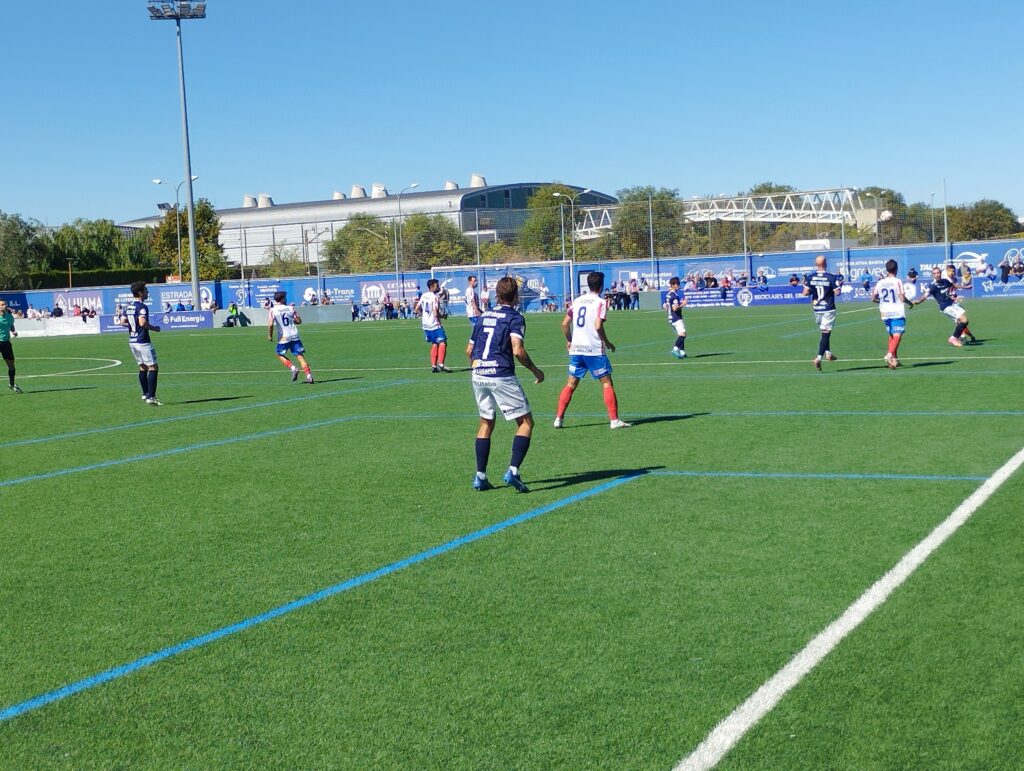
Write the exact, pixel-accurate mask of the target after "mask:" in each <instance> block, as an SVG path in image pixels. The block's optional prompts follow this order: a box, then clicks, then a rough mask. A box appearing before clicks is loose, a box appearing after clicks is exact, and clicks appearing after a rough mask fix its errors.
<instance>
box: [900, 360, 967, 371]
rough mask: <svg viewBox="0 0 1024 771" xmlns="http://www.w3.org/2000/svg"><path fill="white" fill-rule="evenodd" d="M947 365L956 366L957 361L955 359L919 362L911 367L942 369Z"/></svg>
mask: <svg viewBox="0 0 1024 771" xmlns="http://www.w3.org/2000/svg"><path fill="white" fill-rule="evenodd" d="M946 364H956V361H954V360H953V359H947V360H945V361H917V362H914V363H913V364H911V365H910V366H911V367H913V368H914V369H917V368H918V367H942V366H944V365H946Z"/></svg>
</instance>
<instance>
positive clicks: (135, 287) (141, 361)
mask: <svg viewBox="0 0 1024 771" xmlns="http://www.w3.org/2000/svg"><path fill="white" fill-rule="evenodd" d="M132 297H134V298H135V302H134V303H132V306H131V307H130V308H128V309H127V312H126V313H125V315H124V316H123V317H122V319H121V325H122V326H125V327H128V347H129V348H130V349H131V352H132V356H134V357H135V361H136V363H138V365H139V385H140V386H142V401H144V402H146V404H149V405H152V406H154V407H159V406H161V403H160V401H158V400H157V398H156V380H157V373H158V372H159V370H160V367H159V365H158V364H157V361H156V350H154V348H153V343H152V341H151V340H150V339H149V333H150V332H159V331H160V327H155V326H153V325H152V324H150V323H149V308H147V307H146V299H147V298H148V297H149V288H148V287H147V286H146V282H145V281H136V282H135V283H134V284H132Z"/></svg>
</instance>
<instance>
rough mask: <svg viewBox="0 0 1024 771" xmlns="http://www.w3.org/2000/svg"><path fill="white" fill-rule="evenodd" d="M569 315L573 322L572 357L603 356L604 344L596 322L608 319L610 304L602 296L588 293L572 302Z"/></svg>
mask: <svg viewBox="0 0 1024 771" xmlns="http://www.w3.org/2000/svg"><path fill="white" fill-rule="evenodd" d="M568 315H569V318H570V320H571V321H572V342H571V343H570V344H569V355H570V356H603V355H604V343H603V342H602V341H601V337H600V336H599V335H598V334H597V326H596V325H595V322H596V321H597V320H598V319H601V321H604V320H605V319H606V318H608V303H607V302H605V301H604V300H603V299H602V298H601V295H597V294H594V293H593V292H587V293H586V294H581V295H580V296H579V297H577V298H576V299H575V300H573V301H572V307H570V308H569V311H568Z"/></svg>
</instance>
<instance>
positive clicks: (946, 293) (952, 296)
mask: <svg viewBox="0 0 1024 771" xmlns="http://www.w3.org/2000/svg"><path fill="white" fill-rule="evenodd" d="M956 290H957V285H956V284H954V283H953V282H952V281H950V280H949V279H948V278H943V276H942V268H939V267H938V266H936V267H934V268H932V282H931V283H930V284H928V286H926V287H925V288H924V289H923V290H922V292H921V296H920V297H919V298H917V299H916V300H914V302H913V303H912V304H913V305H920V304H921V303H923V302H924V301H925V300H927V299H928V298H929V297H934V298H935V302H936V303H938V306H939V310H940V311H941V312H942V313H943V314H945V315H946V316H949V317H950V318H951V319H953V321H955V322H956V326H955V327H954V328H953V334H952V336H951V337H950V338H949V341H948V342H949V344H950V345H954V346H956V347H957V348H962V347H963V341H962V340H961V339H960V338H962V337H963V336H964V334H966V335H967V336H968V337H969V338H970V339H971V342H972V343H975V342H977V339H976V338H975V337H974V335H973V334H972V333H971V330H970V328H969V327H968V326H967V311H965V310H964V308H963V306H962V305H960V303H959V302H958V299H959V298H958V297H957V295H956Z"/></svg>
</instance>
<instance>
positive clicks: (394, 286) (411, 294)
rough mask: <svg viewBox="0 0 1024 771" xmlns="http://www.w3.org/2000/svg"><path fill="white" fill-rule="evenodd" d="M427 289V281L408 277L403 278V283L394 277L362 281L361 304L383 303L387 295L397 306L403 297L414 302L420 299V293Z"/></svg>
mask: <svg viewBox="0 0 1024 771" xmlns="http://www.w3.org/2000/svg"><path fill="white" fill-rule="evenodd" d="M426 287H427V281H426V279H423V280H420V279H418V278H415V277H412V278H410V277H408V276H403V277H402V280H401V282H399V281H396V280H395V278H394V276H392V277H391V278H379V279H376V280H374V281H360V282H359V302H361V303H370V304H371V305H373V304H375V303H380V302H383V301H384V297H385V295H387V297H388V299H389V300H391V302H392V304H397V303H398V302H400V301H401V299H402V298H403V297H405V298H407V299H408V300H409V301H410V302H412V300H413V299H414V298H416V297H419V294H420V292H421V291H424V290H425V289H426Z"/></svg>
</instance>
